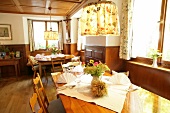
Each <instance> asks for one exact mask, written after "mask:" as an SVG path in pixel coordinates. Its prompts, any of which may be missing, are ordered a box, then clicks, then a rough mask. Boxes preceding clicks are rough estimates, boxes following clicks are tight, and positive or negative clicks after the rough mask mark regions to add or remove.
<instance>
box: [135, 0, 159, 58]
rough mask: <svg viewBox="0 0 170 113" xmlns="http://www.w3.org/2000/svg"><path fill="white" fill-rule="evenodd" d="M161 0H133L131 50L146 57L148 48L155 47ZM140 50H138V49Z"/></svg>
mask: <svg viewBox="0 0 170 113" xmlns="http://www.w3.org/2000/svg"><path fill="white" fill-rule="evenodd" d="M161 2H162V0H135V2H134V11H133V44H132V47H133V48H132V51H133V52H135V53H132V54H136V55H137V56H140V57H147V56H148V52H149V50H150V48H154V49H157V47H158V38H159V23H158V21H159V20H160V14H161ZM139 50H140V51H139Z"/></svg>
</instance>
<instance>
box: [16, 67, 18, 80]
mask: <svg viewBox="0 0 170 113" xmlns="http://www.w3.org/2000/svg"><path fill="white" fill-rule="evenodd" d="M17 65H18V64H15V74H16V78H17V80H18V68H17V67H18V66H17Z"/></svg>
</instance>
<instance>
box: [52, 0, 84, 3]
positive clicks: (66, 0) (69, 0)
mask: <svg viewBox="0 0 170 113" xmlns="http://www.w3.org/2000/svg"><path fill="white" fill-rule="evenodd" d="M53 1H56V2H58V1H61V2H71V3H81V2H82V1H83V0H81V1H73V0H53Z"/></svg>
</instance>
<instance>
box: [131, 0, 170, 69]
mask: <svg viewBox="0 0 170 113" xmlns="http://www.w3.org/2000/svg"><path fill="white" fill-rule="evenodd" d="M167 3H168V0H162V4H161V14H160V20H161V21H162V22H161V23H160V26H159V40H158V50H159V51H160V52H161V53H162V52H163V41H164V31H165V20H166V10H167ZM131 61H135V62H139V63H145V64H152V59H151V58H146V57H137V58H132V59H131ZM158 66H160V67H163V68H170V61H164V60H162V58H161V57H160V58H158Z"/></svg>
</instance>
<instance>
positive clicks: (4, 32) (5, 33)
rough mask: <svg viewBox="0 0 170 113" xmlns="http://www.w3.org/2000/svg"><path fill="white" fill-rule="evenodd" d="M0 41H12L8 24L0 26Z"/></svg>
mask: <svg viewBox="0 0 170 113" xmlns="http://www.w3.org/2000/svg"><path fill="white" fill-rule="evenodd" d="M0 40H12V33H11V25H10V24H0Z"/></svg>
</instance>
